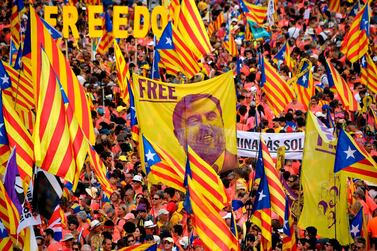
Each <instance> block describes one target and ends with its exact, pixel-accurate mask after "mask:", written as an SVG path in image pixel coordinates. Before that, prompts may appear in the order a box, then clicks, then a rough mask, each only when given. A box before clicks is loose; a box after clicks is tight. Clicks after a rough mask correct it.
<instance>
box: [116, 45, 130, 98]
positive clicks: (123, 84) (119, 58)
mask: <svg viewBox="0 0 377 251" xmlns="http://www.w3.org/2000/svg"><path fill="white" fill-rule="evenodd" d="M114 52H115V61H116V68H117V76H118V85H119V89H120V98H121V99H122V100H123V102H125V103H126V104H129V103H130V95H129V93H128V87H127V81H128V80H129V79H130V71H129V70H128V66H127V62H126V60H125V59H124V57H123V53H122V51H121V50H120V48H119V45H118V43H117V42H116V41H115V42H114Z"/></svg>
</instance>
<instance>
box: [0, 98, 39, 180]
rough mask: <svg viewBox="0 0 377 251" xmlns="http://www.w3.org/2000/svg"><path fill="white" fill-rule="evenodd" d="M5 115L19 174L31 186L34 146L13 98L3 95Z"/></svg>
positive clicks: (10, 143) (10, 144)
mask: <svg viewBox="0 0 377 251" xmlns="http://www.w3.org/2000/svg"><path fill="white" fill-rule="evenodd" d="M2 99H3V115H4V123H5V128H6V130H7V134H8V141H9V146H10V147H11V148H16V149H17V151H16V162H17V167H18V172H19V174H20V177H21V178H22V180H23V182H24V184H29V182H30V180H31V177H32V175H33V167H34V152H33V150H34V144H33V140H32V137H31V134H30V132H29V131H28V130H27V129H26V127H25V125H24V124H23V122H22V120H21V119H20V117H19V116H18V115H17V112H16V111H15V110H14V103H13V101H12V97H11V96H9V95H8V94H6V93H4V92H3V94H2Z"/></svg>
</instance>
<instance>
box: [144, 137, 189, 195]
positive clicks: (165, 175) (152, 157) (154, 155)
mask: <svg viewBox="0 0 377 251" xmlns="http://www.w3.org/2000/svg"><path fill="white" fill-rule="evenodd" d="M143 150H144V163H145V170H146V173H147V175H148V180H150V181H151V182H152V183H156V184H158V183H160V182H161V183H163V184H165V185H167V186H169V187H172V188H174V189H176V190H178V191H182V192H185V191H186V189H185V188H184V187H183V184H182V176H181V175H179V174H177V172H181V170H182V169H181V167H176V166H172V165H171V164H169V162H167V161H166V160H165V159H164V156H165V154H164V153H163V152H162V151H158V150H160V148H159V147H158V146H153V145H152V143H151V142H149V141H148V140H147V139H146V138H145V137H144V136H143ZM169 158H171V159H172V156H169Z"/></svg>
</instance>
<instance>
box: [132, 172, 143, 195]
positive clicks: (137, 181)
mask: <svg viewBox="0 0 377 251" xmlns="http://www.w3.org/2000/svg"><path fill="white" fill-rule="evenodd" d="M142 184H143V177H142V176H141V175H138V174H137V175H135V176H134V177H133V179H132V187H133V189H134V191H135V193H136V194H142V193H143V186H142Z"/></svg>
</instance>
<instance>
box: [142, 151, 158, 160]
mask: <svg viewBox="0 0 377 251" xmlns="http://www.w3.org/2000/svg"><path fill="white" fill-rule="evenodd" d="M155 155H156V154H155V153H152V152H151V150H148V153H147V154H145V157H147V161H150V160H151V161H154V156H155Z"/></svg>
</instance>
